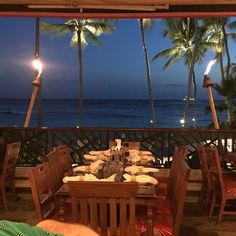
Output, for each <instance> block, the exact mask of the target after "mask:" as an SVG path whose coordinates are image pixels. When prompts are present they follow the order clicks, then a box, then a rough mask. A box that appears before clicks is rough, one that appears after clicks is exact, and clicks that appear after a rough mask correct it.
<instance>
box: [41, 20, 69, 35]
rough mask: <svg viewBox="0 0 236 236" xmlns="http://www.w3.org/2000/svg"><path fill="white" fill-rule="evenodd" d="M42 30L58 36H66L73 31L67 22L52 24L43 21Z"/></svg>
mask: <svg viewBox="0 0 236 236" xmlns="http://www.w3.org/2000/svg"><path fill="white" fill-rule="evenodd" d="M40 31H41V32H42V33H45V34H52V35H54V36H56V37H59V36H64V35H66V34H68V33H70V32H71V26H69V25H65V24H50V23H47V22H42V23H41V24H40Z"/></svg>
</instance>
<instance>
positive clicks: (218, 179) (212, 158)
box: [206, 148, 225, 195]
mask: <svg viewBox="0 0 236 236" xmlns="http://www.w3.org/2000/svg"><path fill="white" fill-rule="evenodd" d="M206 152H207V157H208V165H209V169H210V177H211V183H212V187H213V189H214V191H215V192H216V193H218V194H220V195H221V194H224V192H225V184H224V180H223V174H222V169H221V164H220V156H219V153H218V150H217V149H216V148H206Z"/></svg>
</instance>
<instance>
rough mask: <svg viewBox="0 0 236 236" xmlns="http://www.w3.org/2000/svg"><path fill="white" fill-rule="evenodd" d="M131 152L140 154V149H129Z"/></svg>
mask: <svg viewBox="0 0 236 236" xmlns="http://www.w3.org/2000/svg"><path fill="white" fill-rule="evenodd" d="M129 153H130V154H132V153H135V154H139V150H136V149H129Z"/></svg>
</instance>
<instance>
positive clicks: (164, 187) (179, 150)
mask: <svg viewBox="0 0 236 236" xmlns="http://www.w3.org/2000/svg"><path fill="white" fill-rule="evenodd" d="M187 154H188V149H187V148H186V147H185V146H175V151H174V155H173V158H172V164H171V168H170V172H169V176H168V177H165V176H157V178H158V182H159V183H160V184H159V185H157V187H156V193H157V196H158V197H159V198H168V199H169V200H170V198H171V196H172V192H173V189H172V188H171V185H172V182H173V178H174V176H173V170H174V169H175V164H176V160H177V159H178V158H179V156H180V157H181V158H183V159H184V160H185V158H186V156H187Z"/></svg>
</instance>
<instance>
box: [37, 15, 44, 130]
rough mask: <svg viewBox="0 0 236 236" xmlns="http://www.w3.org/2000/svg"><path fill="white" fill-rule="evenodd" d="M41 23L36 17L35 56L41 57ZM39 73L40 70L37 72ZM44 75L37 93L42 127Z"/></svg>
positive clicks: (39, 118) (38, 111) (39, 119)
mask: <svg viewBox="0 0 236 236" xmlns="http://www.w3.org/2000/svg"><path fill="white" fill-rule="evenodd" d="M39 25H40V18H38V17H37V18H36V19H35V58H39V53H40V48H39V46H40V45H39V37H40V33H39ZM37 73H38V72H37ZM41 88H42V77H41V82H40V87H39V88H38V95H37V126H38V127H42V120H43V116H42V89H41Z"/></svg>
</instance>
